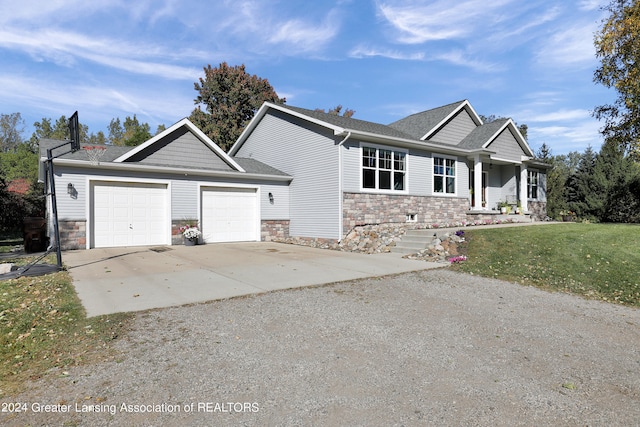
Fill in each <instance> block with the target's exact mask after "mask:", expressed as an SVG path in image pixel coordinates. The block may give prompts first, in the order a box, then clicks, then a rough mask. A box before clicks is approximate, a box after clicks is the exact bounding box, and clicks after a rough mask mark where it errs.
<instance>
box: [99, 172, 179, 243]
mask: <svg viewBox="0 0 640 427" xmlns="http://www.w3.org/2000/svg"><path fill="white" fill-rule="evenodd" d="M92 194H93V198H92V199H93V200H92V202H93V204H92V205H93V211H92V213H93V215H92V224H93V227H92V228H93V234H92V238H93V241H92V245H91V246H92V247H95V248H106V247H116V246H145V245H163V244H168V243H169V237H168V236H169V230H170V227H169V225H168V224H169V223H168V220H167V186H166V185H164V184H146V183H144V184H143V183H127V182H122V183H94V184H93V185H92Z"/></svg>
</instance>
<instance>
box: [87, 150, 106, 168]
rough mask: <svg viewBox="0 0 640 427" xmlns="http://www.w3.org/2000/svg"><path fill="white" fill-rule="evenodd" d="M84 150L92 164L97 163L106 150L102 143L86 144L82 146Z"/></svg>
mask: <svg viewBox="0 0 640 427" xmlns="http://www.w3.org/2000/svg"><path fill="white" fill-rule="evenodd" d="M82 149H83V150H84V152H85V154H86V156H87V159H89V161H90V162H91V164H92V165H99V164H100V158H101V157H102V155H103V154H104V153H105V151H107V147H105V146H104V145H86V146H84V147H82Z"/></svg>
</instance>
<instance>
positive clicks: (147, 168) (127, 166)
mask: <svg viewBox="0 0 640 427" xmlns="http://www.w3.org/2000/svg"><path fill="white" fill-rule="evenodd" d="M54 163H55V164H56V165H59V166H71V167H82V168H87V169H96V171H99V170H120V171H128V172H156V173H168V174H172V175H182V176H211V177H223V178H236V179H263V180H270V181H284V182H287V181H291V180H293V177H292V176H290V175H268V174H260V173H247V172H242V173H239V172H240V171H212V170H203V169H187V168H176V167H166V166H153V165H141V164H139V163H113V162H105V163H100V164H99V165H93V164H91V162H88V161H86V160H68V159H56V160H54Z"/></svg>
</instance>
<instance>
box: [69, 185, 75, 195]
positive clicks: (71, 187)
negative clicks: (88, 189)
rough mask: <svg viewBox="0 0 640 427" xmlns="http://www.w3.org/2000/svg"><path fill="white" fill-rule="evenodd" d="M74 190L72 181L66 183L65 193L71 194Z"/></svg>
mask: <svg viewBox="0 0 640 427" xmlns="http://www.w3.org/2000/svg"><path fill="white" fill-rule="evenodd" d="M74 191H76V189H75V188H73V184H72V183H68V184H67V194H73V192H74Z"/></svg>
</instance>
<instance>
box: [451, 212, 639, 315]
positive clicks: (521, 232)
mask: <svg viewBox="0 0 640 427" xmlns="http://www.w3.org/2000/svg"><path fill="white" fill-rule="evenodd" d="M465 237H466V238H467V241H468V243H467V246H466V251H467V253H466V255H467V261H466V262H464V263H461V264H458V265H455V266H454V267H453V268H455V269H457V270H460V271H464V272H467V273H471V274H477V275H480V276H485V277H494V278H498V279H503V280H509V281H515V282H519V283H522V284H526V285H533V286H537V287H540V288H544V289H548V290H555V291H564V292H570V293H573V294H578V295H582V296H585V297H588V298H592V299H600V300H604V301H609V302H614V303H619V304H624V305H630V306H636V307H637V306H640V226H638V225H626V224H578V223H566V224H550V225H538V226H532V227H508V228H499V229H486V230H480V229H474V230H469V229H467V230H465Z"/></svg>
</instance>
